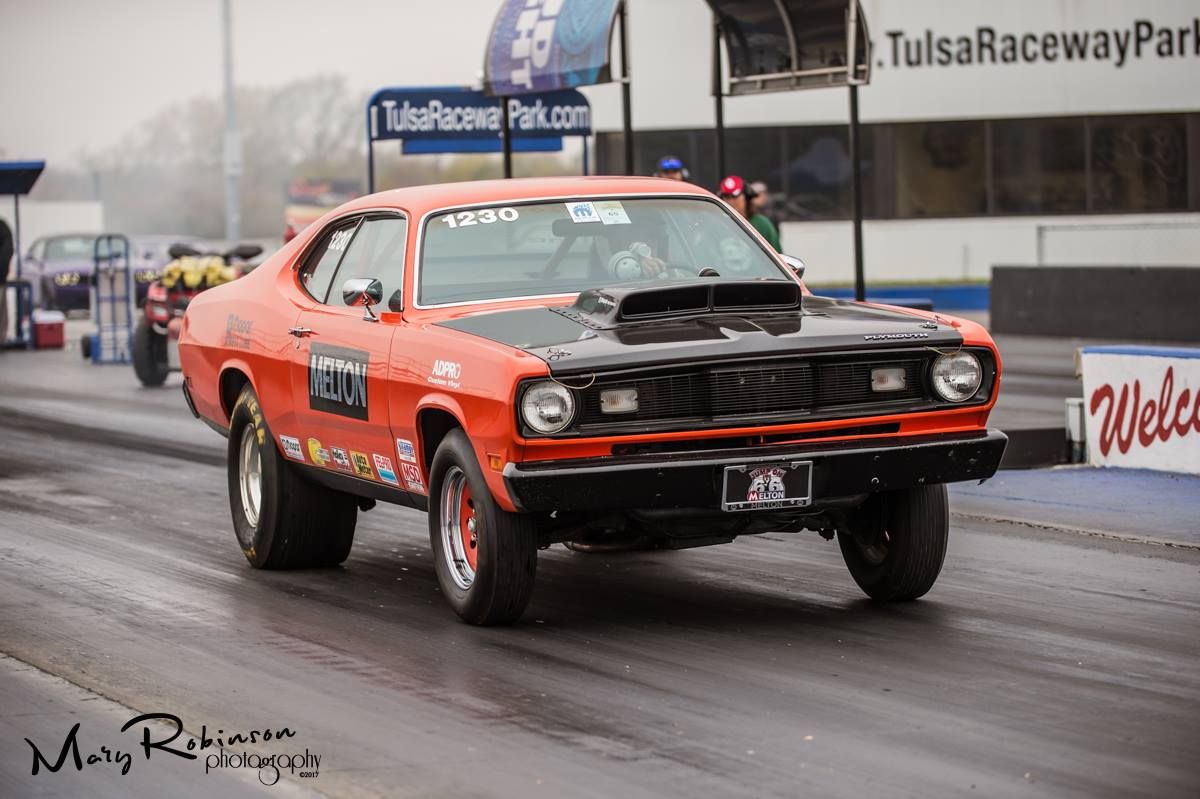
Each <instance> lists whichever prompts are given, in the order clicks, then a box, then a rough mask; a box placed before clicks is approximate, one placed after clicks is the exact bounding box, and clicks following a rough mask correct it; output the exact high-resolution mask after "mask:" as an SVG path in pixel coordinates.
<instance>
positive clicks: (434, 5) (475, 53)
mask: <svg viewBox="0 0 1200 799" xmlns="http://www.w3.org/2000/svg"><path fill="white" fill-rule="evenodd" d="M232 5H233V24H234V37H233V38H234V68H235V71H236V80H237V82H238V84H239V85H248V86H249V85H258V86H272V85H279V84H283V83H286V82H288V81H291V80H295V79H298V78H304V77H309V76H312V75H315V74H319V73H327V72H335V73H341V74H344V75H346V76H347V78H348V79H349V81H350V85H351V87H352V88H354V89H356V90H362V91H367V90H372V89H375V88H379V87H381V86H388V85H423V84H460V83H471V82H473V81H474V80H475V79H476V77H477V75H478V74H479V72H480V70H481V68H482V65H483V52H484V46H485V43H486V40H487V35H488V31H489V30H490V28H491V23H492V18H493V16H494V14H495V12H496V9H497V8H498V7H499V2H498V0H434V1H433V2H429V1H428V0H233V3H232ZM220 9H221V0H0V158H9V159H12V158H46V159H48V160H49V161H51V163H54V162H57V163H60V164H61V163H63V162H64V161H71V162H74V161H76V160H77V158H78V156H79V155H80V154H81V153H83V152H84V151H85V150H88V151H92V152H94V151H97V150H100V149H103V148H105V147H107V146H109V145H111V144H113V143H115V142H116V141H118V140H119V139H120V138H121V136H122V134H124V133H125V132H127V131H128V130H130V129H131V128H133V127H135V126H136V124H137V123H138V122H139V121H141V120H144V119H146V118H148V117H150V116H153V115H154V114H155V113H156V112H158V111H161V110H162V109H164V108H167V107H168V106H170V105H172V104H173V103H175V102H177V101H181V100H186V99H189V98H191V97H194V96H197V95H202V94H209V95H214V96H215V95H219V94H220V92H221V80H222V77H221V38H220Z"/></svg>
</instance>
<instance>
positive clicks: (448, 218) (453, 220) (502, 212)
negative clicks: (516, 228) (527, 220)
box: [438, 208, 521, 229]
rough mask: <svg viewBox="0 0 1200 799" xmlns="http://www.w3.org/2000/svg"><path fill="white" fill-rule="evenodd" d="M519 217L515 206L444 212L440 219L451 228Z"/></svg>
mask: <svg viewBox="0 0 1200 799" xmlns="http://www.w3.org/2000/svg"><path fill="white" fill-rule="evenodd" d="M520 218H521V215H520V214H518V213H517V209H516V208H483V209H481V210H479V211H459V212H458V213H457V214H446V215H445V216H443V217H442V218H441V219H440V220H438V221H440V222H445V223H446V224H447V225H449V226H450V228H451V229H454V228H460V227H471V226H472V225H490V224H492V223H494V222H516V221H517V220H518V219H520Z"/></svg>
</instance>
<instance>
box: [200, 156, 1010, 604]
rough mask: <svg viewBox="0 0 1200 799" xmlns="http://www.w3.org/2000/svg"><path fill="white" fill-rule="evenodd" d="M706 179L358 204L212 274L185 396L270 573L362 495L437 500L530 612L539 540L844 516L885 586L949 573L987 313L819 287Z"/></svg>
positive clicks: (982, 417) (423, 192) (527, 183)
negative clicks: (952, 489)
mask: <svg viewBox="0 0 1200 799" xmlns="http://www.w3.org/2000/svg"><path fill="white" fill-rule="evenodd" d="M800 272H802V267H801V266H800V265H799V264H798V262H795V261H792V260H791V259H786V258H780V257H778V256H776V255H774V254H773V252H772V251H771V249H770V248H769V247H768V246H766V244H765V243H764V242H763V240H762V239H761V238H760V237H759V236H758V235H757V233H755V231H754V230H753V228H751V227H750V226H749V225H748V224H747V223H746V222H745V221H744V220H743V219H742V218H740V217H739V216H737V215H735V214H734V213H732V212H731V210H730V209H729V208H728V207H727V206H726V205H724V204H723V203H721V202H720V201H719V200H717V199H716V198H715V197H713V196H712V195H711V194H709V193H708V192H705V191H704V190H702V189H699V188H696V187H692V186H687V185H683V184H680V183H677V182H670V181H662V180H655V179H642V178H570V179H539V180H515V181H501V182H486V183H461V184H454V185H444V186H424V187H419V188H410V189H400V190H396V191H390V192H384V193H381V194H375V195H371V196H368V197H363V198H360V199H358V200H355V201H353V202H350V203H347V204H345V205H343V206H341V207H340V208H338V209H337V210H335V211H333V212H331V213H329V214H327V215H326V216H325V217H323V218H322V219H320V220H319V221H318V222H317V223H314V224H313V225H311V226H310V227H309V228H308V229H306V230H305V231H304V232H303V233H301V234H300V235H299V236H297V237H296V238H295V239H294V240H293V241H291V242H290V243H289V244H288V245H286V246H285V247H284V248H283V249H282V250H280V251H279V252H278V253H277V254H276V255H274V256H273V257H271V258H270V259H268V260H267V261H266V262H265V263H264V264H263V265H262V266H260V267H259V268H258V269H257V270H255V271H254V272H252V273H251V274H250V275H248V276H247V277H245V278H243V279H241V280H239V281H237V282H234V283H230V284H228V285H224V286H218V287H216V288H213V289H211V290H209V291H206V292H204V293H203V294H201V295H199V296H198V297H197V298H196V299H195V300H194V301H193V302H192V303H191V304H190V305H189V306H188V309H187V313H186V315H185V317H184V321H183V330H182V335H181V340H180V361H181V365H182V368H183V372H184V376H185V384H184V392H185V394H186V396H187V398H188V402H189V404H190V406H191V407H192V409H193V411H194V413H196V415H197V416H199V417H201V418H203V419H204V420H205V421H206V422H208V423H209V424H210V425H212V426H213V427H215V428H216V429H218V430H219V431H220V432H222V433H223V434H225V435H227V436H228V438H229V500H230V506H231V508H232V512H233V524H234V528H235V531H236V533H237V538H238V542H239V544H240V545H241V548H242V552H243V553H244V554H245V556H246V558H247V560H249V561H250V563H251V564H252V565H253V566H255V567H257V568H267V569H293V568H310V567H322V566H335V565H337V564H339V563H341V562H342V561H344V560H345V559H346V557H347V555H348V554H349V551H350V547H351V543H352V541H353V538H354V527H355V521H356V516H357V514H358V512H359V511H360V510H367V509H369V508H371V507H373V506H374V504H375V501H376V500H384V501H387V502H394V503H397V504H400V505H406V506H409V507H414V508H418V509H421V510H424V511H427V512H428V516H429V538H430V544H431V547H432V549H433V553H434V561H435V563H436V569H437V576H438V581H439V583H440V585H441V588H442V593H443V594H444V595H445V597H446V599H447V600H448V601H449V603H450V604H451V606H452V607H453V608H454V610H455V611H457V612H458V614H459V615H460V616H461V617H462V618H463V619H465V620H467V621H469V622H473V623H479V624H486V623H497V622H505V621H511V620H513V619H515V618H517V617H518V616H519V615H520V614H521V612H522V610H523V609H524V607H525V605H526V604H527V603H528V601H529V597H530V594H531V592H532V590H533V582H534V572H535V566H536V562H537V551H538V549H539V548H545V547H547V546H549V545H551V544H552V543H555V542H568V544H569V545H570V546H572V547H573V548H575V549H577V550H581V551H596V550H603V549H611V548H616V547H626V548H628V547H657V548H682V547H691V546H702V545H708V544H719V543H725V542H728V541H732V540H733V539H734V538H735V537H737V536H739V535H745V534H751V533H762V532H768V531H774V532H800V531H803V530H810V531H815V532H817V533H820V534H821V535H823V536H824V537H825V538H833V537H834V536H836V537H837V539H838V542H839V544H840V547H841V550H842V553H843V555H844V557H845V560H846V563H847V565H848V566H849V569H850V573H851V575H852V576H853V577H854V579H855V580H856V581H857V582H858V584H859V585H860V586H861V587H862V588H863V590H864V591H865V592H866V593H867V594H868V595H870V596H871V597H873V598H875V599H879V600H903V599H914V598H916V597H919V596H921V595H922V594H924V593H925V592H926V591H928V590H929V589H930V587H931V586H932V585H933V583H934V581H935V580H936V579H937V576H938V573H939V572H940V570H941V566H942V560H943V556H944V554H945V550H946V537H947V531H948V519H947V503H946V489H945V486H944V484H945V483H948V482H953V481H957V480H977V479H982V478H987V477H990V476H992V475H993V474H994V473H995V471H996V469H997V467H998V465H999V463H1000V458H1001V455H1002V454H1003V452H1004V447H1005V443H1006V439H1005V437H1004V435H1003V434H1002V433H999V432H997V431H994V430H989V429H988V428H987V426H986V424H987V418H988V413H989V411H990V410H991V409H992V406H993V405H994V404H995V402H996V394H997V390H998V388H999V384H1000V358H999V355H998V354H997V352H996V348H995V346H994V345H993V343H992V340H991V338H990V337H989V336H988V334H987V333H986V332H985V331H984V330H983V328H982V327H980V326H979V325H977V324H975V323H973V322H970V321H967V320H961V319H954V318H950V317H946V316H942V315H934V314H930V313H922V312H917V311H908V310H902V309H898V308H889V307H884V306H878V305H866V304H856V303H850V302H840V301H835V300H830V299H823V298H819V297H814V296H812V295H810V294H809V293H808V292H807V291H806V290H805V289H804V287H803V284H802V282H801V274H799V273H800Z"/></svg>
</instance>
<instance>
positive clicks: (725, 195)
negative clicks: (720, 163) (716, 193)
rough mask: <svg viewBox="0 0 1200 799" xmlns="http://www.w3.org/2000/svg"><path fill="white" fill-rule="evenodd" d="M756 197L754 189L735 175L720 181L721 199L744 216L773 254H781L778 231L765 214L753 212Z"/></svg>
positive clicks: (781, 248) (781, 247)
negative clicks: (772, 250)
mask: <svg viewBox="0 0 1200 799" xmlns="http://www.w3.org/2000/svg"><path fill="white" fill-rule="evenodd" d="M756 197H757V194H756V193H755V191H754V189H752V188H751V187H749V186H747V185H746V181H744V180H742V179H741V178H740V177H738V176H737V175H729V176H728V177H726V178H725V179H724V180H722V181H721V199H722V200H724V201H725V202H727V203H729V205H730V206H732V207H733V208H734V209H735V210H737V212H738V213H740V214H741V215H742V216H744V217H745V218H746V220H747V221H748V222H749V223H750V225H751V226H752V227H753V228H754V229H755V230H757V231H758V232H759V233H760V234H761V235H762V237H763V238H764V239H766V240H767V243H768V244H770V245H771V247H773V248H774V249H775V252H783V245H782V243H781V242H780V241H779V231H778V230H777V229H776V228H775V224H774V223H773V222H772V221H771V220H770V219H767V217H766V215H765V214H762V213H760V212H759V211H757V210H755V207H754V200H755V199H756Z"/></svg>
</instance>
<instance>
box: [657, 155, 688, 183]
mask: <svg viewBox="0 0 1200 799" xmlns="http://www.w3.org/2000/svg"><path fill="white" fill-rule="evenodd" d="M654 177H656V178H666V179H667V180H687V167H685V166H684V165H683V161H680V160H679V159H678V158H676V157H675V156H673V155H664V156H663V157H662V158H660V159H658V169H656V170H655V171H654Z"/></svg>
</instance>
